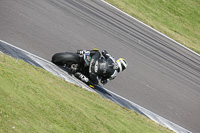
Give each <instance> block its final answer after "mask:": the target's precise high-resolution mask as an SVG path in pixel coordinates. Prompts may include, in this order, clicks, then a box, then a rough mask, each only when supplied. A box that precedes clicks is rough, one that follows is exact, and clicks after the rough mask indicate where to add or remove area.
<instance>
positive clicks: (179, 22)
mask: <svg viewBox="0 0 200 133" xmlns="http://www.w3.org/2000/svg"><path fill="white" fill-rule="evenodd" d="M106 1H107V2H109V3H111V4H112V5H114V6H116V7H118V8H119V9H121V10H123V11H125V12H127V13H128V14H130V15H131V16H133V17H135V18H137V19H139V20H140V21H142V22H144V23H146V24H147V25H150V26H151V27H153V28H155V29H157V30H158V31H160V32H162V33H164V34H165V35H167V36H169V37H171V38H173V39H174V40H176V41H178V42H180V43H181V44H183V45H185V46H186V47H188V48H190V49H192V50H194V51H196V52H197V53H200V0H106Z"/></svg>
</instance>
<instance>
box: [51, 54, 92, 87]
mask: <svg viewBox="0 0 200 133" xmlns="http://www.w3.org/2000/svg"><path fill="white" fill-rule="evenodd" d="M90 60H91V56H90V53H89V52H85V53H84V54H83V55H79V54H76V53H71V52H63V53H56V54H54V55H53V56H52V62H53V63H54V64H56V65H58V66H63V67H65V68H67V69H68V70H70V71H71V72H72V74H74V73H76V72H80V73H82V74H84V75H85V76H86V77H89V62H90ZM88 85H89V86H90V87H91V88H94V87H95V86H96V85H94V84H93V83H92V82H88Z"/></svg>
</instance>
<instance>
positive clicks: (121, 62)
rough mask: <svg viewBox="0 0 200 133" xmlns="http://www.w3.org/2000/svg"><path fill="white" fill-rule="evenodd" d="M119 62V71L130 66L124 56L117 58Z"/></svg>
mask: <svg viewBox="0 0 200 133" xmlns="http://www.w3.org/2000/svg"><path fill="white" fill-rule="evenodd" d="M117 64H118V72H122V71H124V70H125V69H126V68H127V66H128V63H127V61H126V60H125V59H123V58H119V59H118V60H117Z"/></svg>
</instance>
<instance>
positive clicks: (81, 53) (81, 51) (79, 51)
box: [76, 50, 86, 55]
mask: <svg viewBox="0 0 200 133" xmlns="http://www.w3.org/2000/svg"><path fill="white" fill-rule="evenodd" d="M85 52H86V50H77V51H76V53H77V54H80V55H83V54H84V53H85Z"/></svg>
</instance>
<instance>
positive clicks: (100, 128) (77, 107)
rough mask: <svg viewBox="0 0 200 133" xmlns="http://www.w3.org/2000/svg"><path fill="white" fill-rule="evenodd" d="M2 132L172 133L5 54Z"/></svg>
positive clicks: (0, 84) (0, 77) (0, 64)
mask: <svg viewBox="0 0 200 133" xmlns="http://www.w3.org/2000/svg"><path fill="white" fill-rule="evenodd" d="M0 132H1V133H4V132H9V133H10V132H27V133H28V132H42V133H44V132H55V133H58V132H59V133H60V132H63V133H66V132H113V133H114V132H130V133H133V132H142V133H143V132H148V133H149V132H152V133H155V132H161V133H163V132H171V131H170V130H168V129H166V128H164V127H162V126H160V125H158V124H156V123H155V122H153V121H151V120H150V119H147V118H146V117H144V116H142V115H139V114H137V113H136V112H134V111H131V110H128V109H125V108H122V107H120V106H118V105H117V104H115V103H113V102H111V101H108V100H106V99H104V98H102V97H101V96H99V95H97V94H96V93H92V92H89V91H87V90H85V89H83V88H79V87H77V86H75V85H73V84H70V83H67V82H66V81H64V80H63V79H61V78H58V77H56V76H53V75H52V74H51V73H49V72H47V71H45V70H43V69H41V68H38V67H34V66H31V65H29V64H27V63H25V62H23V61H21V60H18V59H14V58H12V57H9V56H7V55H4V54H2V53H0Z"/></svg>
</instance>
